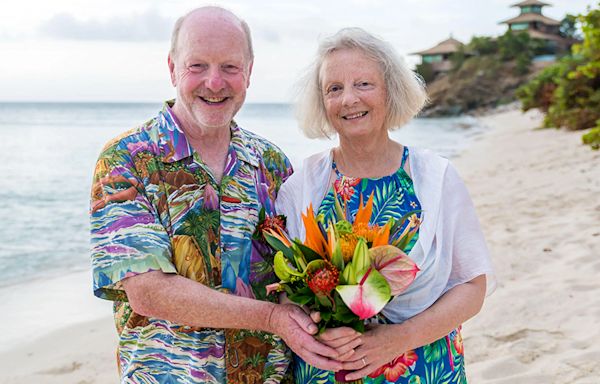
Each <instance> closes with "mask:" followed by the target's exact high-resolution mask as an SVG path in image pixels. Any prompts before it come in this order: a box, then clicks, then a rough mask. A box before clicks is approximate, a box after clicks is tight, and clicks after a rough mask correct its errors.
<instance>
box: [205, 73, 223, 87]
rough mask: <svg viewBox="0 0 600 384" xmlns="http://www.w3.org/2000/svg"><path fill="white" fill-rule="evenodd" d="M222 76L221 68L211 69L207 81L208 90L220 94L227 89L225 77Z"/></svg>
mask: <svg viewBox="0 0 600 384" xmlns="http://www.w3.org/2000/svg"><path fill="white" fill-rule="evenodd" d="M221 75H222V74H221V68H219V67H211V68H209V70H208V74H207V78H206V81H205V84H206V88H208V89H209V90H211V91H213V92H219V91H221V90H222V89H223V88H225V81H224V80H223V77H222V76H221Z"/></svg>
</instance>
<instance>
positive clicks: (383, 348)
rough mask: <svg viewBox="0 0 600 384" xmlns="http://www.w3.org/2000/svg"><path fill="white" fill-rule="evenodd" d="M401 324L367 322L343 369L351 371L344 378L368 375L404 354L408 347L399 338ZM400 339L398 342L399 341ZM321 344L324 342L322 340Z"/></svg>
mask: <svg viewBox="0 0 600 384" xmlns="http://www.w3.org/2000/svg"><path fill="white" fill-rule="evenodd" d="M400 329H401V324H394V325H384V324H367V325H365V333H364V334H363V335H362V336H361V341H362V342H361V344H360V345H359V346H358V347H357V348H356V349H355V350H354V354H352V355H351V357H350V359H348V361H344V362H343V369H345V370H348V371H352V372H350V373H348V374H347V375H346V380H348V381H354V380H358V379H360V378H362V377H365V376H367V375H369V374H370V373H372V372H374V371H375V370H376V369H378V368H379V367H381V366H382V365H384V364H387V363H389V362H390V361H392V360H394V359H395V358H396V357H398V356H400V355H402V354H404V353H405V352H406V351H407V350H408V349H409V348H407V347H406V344H405V343H403V342H402V341H401V340H402V339H403V338H402V337H398V336H399V334H398V333H399V332H400V334H401V330H400ZM399 341H400V342H399ZM323 344H326V343H325V342H323Z"/></svg>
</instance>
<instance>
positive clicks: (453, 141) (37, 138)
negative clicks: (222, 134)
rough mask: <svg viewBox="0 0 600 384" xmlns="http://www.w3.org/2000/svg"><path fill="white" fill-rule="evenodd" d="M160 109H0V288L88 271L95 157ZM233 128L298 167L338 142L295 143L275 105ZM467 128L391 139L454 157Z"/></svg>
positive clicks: (470, 121)
mask: <svg viewBox="0 0 600 384" xmlns="http://www.w3.org/2000/svg"><path fill="white" fill-rule="evenodd" d="M161 108H162V106H161V104H160V103H157V104H104V103H81V104H78V103H0V135H1V137H2V144H1V145H0V175H1V180H2V187H1V188H0V223H1V224H0V287H4V286H8V285H14V284H17V283H22V282H27V281H31V280H33V279H39V278H47V277H49V276H57V275H63V274H65V273H69V272H72V271H77V270H87V269H89V268H90V262H89V220H88V204H89V193H90V187H91V180H92V172H93V169H94V165H95V161H96V158H97V156H98V154H99V153H100V150H101V149H102V147H103V146H104V144H106V143H107V142H108V141H109V140H110V139H111V138H113V137H114V136H116V135H118V134H120V133H121V132H123V131H126V130H128V129H131V128H133V127H135V126H136V125H139V124H141V123H143V122H144V121H147V120H149V119H151V118H152V117H154V116H155V115H156V114H157V112H158V111H159V110H160V109H161ZM236 121H237V122H238V123H239V124H240V125H241V126H242V127H244V128H246V129H249V130H251V131H253V132H255V133H257V134H259V135H261V136H264V137H266V138H268V139H270V140H271V141H273V142H274V143H276V144H277V145H279V147H281V148H282V149H283V150H284V152H285V153H286V154H287V155H288V156H289V157H290V160H291V161H292V164H296V165H298V166H299V165H300V164H301V162H302V159H303V158H304V157H306V156H308V155H310V154H313V153H316V152H319V151H321V150H324V149H327V148H330V147H332V146H335V145H337V141H336V140H334V141H333V142H332V141H325V140H309V139H307V138H305V137H304V136H302V134H301V133H300V132H299V131H298V129H297V124H296V121H295V120H294V118H293V117H292V113H291V109H290V107H289V106H288V105H284V104H247V105H245V106H244V107H243V108H242V110H241V111H240V112H239V114H238V116H237V117H236ZM476 123H477V121H476V120H475V119H474V118H470V117H460V118H448V119H416V120H413V121H412V122H411V123H410V124H409V125H407V126H406V127H404V128H403V129H402V130H400V131H397V132H394V133H392V138H394V139H395V140H397V141H399V142H401V143H403V144H406V145H417V146H420V147H424V148H430V149H432V150H433V151H434V152H437V153H438V154H440V155H442V156H445V157H454V156H456V155H458V154H459V152H460V151H461V150H462V149H464V148H465V147H467V146H468V145H469V144H470V143H471V141H472V139H473V137H474V136H476V135H477V134H478V133H481V132H482V130H483V128H482V127H479V126H477V124H476ZM90 286H91V281H90Z"/></svg>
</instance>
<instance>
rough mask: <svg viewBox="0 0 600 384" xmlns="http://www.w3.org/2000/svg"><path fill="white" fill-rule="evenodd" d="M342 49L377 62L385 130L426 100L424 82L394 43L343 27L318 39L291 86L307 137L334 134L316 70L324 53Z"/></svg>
mask: <svg viewBox="0 0 600 384" xmlns="http://www.w3.org/2000/svg"><path fill="white" fill-rule="evenodd" d="M344 49H354V50H357V51H359V52H361V53H363V54H364V55H365V56H366V57H368V58H369V59H371V60H374V61H376V62H377V63H379V68H380V69H381V73H382V75H383V79H384V81H385V87H386V93H387V100H386V118H385V121H384V126H385V127H386V128H387V129H388V130H390V131H392V130H396V129H400V127H402V126H403V125H405V124H406V123H408V122H409V121H410V120H411V119H412V118H413V117H415V116H416V115H417V114H418V113H419V111H421V109H422V108H423V106H424V105H425V103H426V102H427V92H426V91H425V85H424V82H423V81H422V79H421V78H420V77H419V76H418V75H417V74H415V73H414V72H413V71H411V70H410V68H408V66H407V65H406V63H405V62H404V60H402V58H401V57H400V55H399V54H398V53H397V52H396V50H395V49H394V47H392V45H391V44H390V43H388V42H386V41H384V40H382V39H380V38H378V37H376V36H373V35H372V34H370V33H368V32H367V31H365V30H363V29H361V28H344V29H341V30H340V31H339V32H338V33H336V34H335V35H333V36H331V37H328V38H326V39H323V40H322V41H321V42H320V43H319V49H318V51H317V57H316V59H315V60H314V62H313V63H312V64H311V65H310V66H309V67H308V68H307V70H306V73H305V74H304V75H303V76H302V77H301V78H300V80H299V81H298V82H297V83H296V86H295V91H296V92H295V95H296V96H295V100H294V115H295V116H296V118H297V119H298V122H299V126H300V130H301V131H302V132H303V133H304V134H305V135H306V136H307V137H308V138H311V139H317V138H318V139H325V138H329V139H331V138H333V137H335V135H336V131H335V130H334V128H333V126H332V125H331V123H330V121H329V119H328V118H327V113H326V111H325V104H324V103H323V93H322V89H321V78H320V73H321V67H322V65H323V62H324V61H325V59H326V58H327V56H328V55H329V54H330V53H331V52H333V51H336V50H344ZM348 65H352V63H348Z"/></svg>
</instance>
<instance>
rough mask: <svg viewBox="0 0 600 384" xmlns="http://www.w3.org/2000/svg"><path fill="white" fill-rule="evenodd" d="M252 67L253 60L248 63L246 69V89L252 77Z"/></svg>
mask: <svg viewBox="0 0 600 384" xmlns="http://www.w3.org/2000/svg"><path fill="white" fill-rule="evenodd" d="M253 65H254V59H252V61H251V62H250V68H249V69H248V80H246V88H248V87H250V75H252V66H253Z"/></svg>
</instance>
